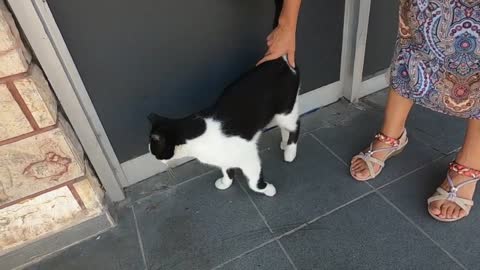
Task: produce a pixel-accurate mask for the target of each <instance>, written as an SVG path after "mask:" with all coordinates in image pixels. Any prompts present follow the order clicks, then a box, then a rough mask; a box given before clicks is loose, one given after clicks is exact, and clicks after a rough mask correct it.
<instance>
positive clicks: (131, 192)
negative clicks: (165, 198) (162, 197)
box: [125, 172, 177, 201]
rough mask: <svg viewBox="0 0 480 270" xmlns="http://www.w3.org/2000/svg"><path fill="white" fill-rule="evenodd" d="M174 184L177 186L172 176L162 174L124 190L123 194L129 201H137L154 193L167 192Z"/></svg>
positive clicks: (165, 173) (166, 173)
mask: <svg viewBox="0 0 480 270" xmlns="http://www.w3.org/2000/svg"><path fill="white" fill-rule="evenodd" d="M175 184H177V181H176V179H175V178H174V177H173V176H172V174H170V173H169V172H163V173H160V174H157V175H155V176H152V177H150V178H148V179H146V180H143V181H141V182H139V183H136V184H135V185H132V186H130V187H128V188H126V189H125V192H126V193H127V197H128V198H129V199H130V200H131V201H137V200H139V199H141V198H144V197H147V196H150V195H152V194H154V193H157V192H161V191H164V190H167V189H169V188H170V187H171V186H173V185H175Z"/></svg>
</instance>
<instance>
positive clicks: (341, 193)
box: [249, 134, 371, 233]
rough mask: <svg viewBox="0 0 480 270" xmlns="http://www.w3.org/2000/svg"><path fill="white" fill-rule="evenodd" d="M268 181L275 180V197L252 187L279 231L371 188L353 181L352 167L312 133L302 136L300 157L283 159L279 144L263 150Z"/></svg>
mask: <svg viewBox="0 0 480 270" xmlns="http://www.w3.org/2000/svg"><path fill="white" fill-rule="evenodd" d="M261 157H262V162H263V171H264V176H265V179H266V181H269V182H271V183H273V184H274V185H275V187H276V189H277V194H276V195H275V197H273V198H269V197H266V196H264V195H261V194H257V193H254V192H252V191H249V193H250V194H251V197H252V199H253V200H254V201H255V203H256V204H257V206H258V208H259V209H260V211H261V212H262V213H263V215H265V217H266V219H267V220H268V223H269V224H270V226H271V227H272V229H273V230H274V231H275V232H276V233H281V232H284V231H286V230H290V229H292V228H293V227H297V226H298V225H300V224H302V223H305V222H307V221H309V220H311V219H313V218H315V217H317V216H319V215H322V214H324V213H325V212H327V211H329V210H331V209H333V208H335V207H338V206H339V205H341V204H343V203H345V202H348V201H350V200H352V199H354V198H356V197H358V196H360V195H362V194H364V193H366V192H368V191H370V190H371V189H370V188H369V187H368V186H367V185H366V184H365V183H360V182H355V181H353V180H352V179H351V178H350V177H349V175H348V170H347V168H346V167H345V165H343V164H342V163H341V162H340V161H338V160H337V159H336V158H335V157H334V156H332V155H331V154H330V153H329V152H328V151H327V150H326V149H325V148H324V147H323V146H321V145H320V144H319V143H318V142H317V141H316V140H315V139H314V138H313V137H312V136H311V135H309V134H306V135H304V136H302V137H301V138H300V142H299V145H298V154H297V159H296V160H295V161H294V162H293V163H286V162H284V161H283V155H282V152H281V150H280V149H279V148H274V149H271V150H270V151H266V152H263V153H262V154H261Z"/></svg>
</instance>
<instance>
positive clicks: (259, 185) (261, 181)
mask: <svg viewBox="0 0 480 270" xmlns="http://www.w3.org/2000/svg"><path fill="white" fill-rule="evenodd" d="M266 187H267V183H265V180H264V179H263V171H261V172H260V178H259V179H258V182H257V188H258V189H264V188H266Z"/></svg>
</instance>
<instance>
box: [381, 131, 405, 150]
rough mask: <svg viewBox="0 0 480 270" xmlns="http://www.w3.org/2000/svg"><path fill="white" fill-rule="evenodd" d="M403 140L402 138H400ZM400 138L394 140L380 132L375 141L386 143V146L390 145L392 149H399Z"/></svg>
mask: <svg viewBox="0 0 480 270" xmlns="http://www.w3.org/2000/svg"><path fill="white" fill-rule="evenodd" d="M400 138H401V137H400ZM400 138H398V139H396V138H393V137H389V136H387V135H385V134H383V133H381V132H378V133H377V134H376V135H375V139H376V140H378V141H380V142H382V143H384V144H388V145H390V146H392V147H398V146H399V145H400Z"/></svg>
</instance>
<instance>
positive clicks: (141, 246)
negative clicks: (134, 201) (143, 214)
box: [131, 205, 148, 270]
mask: <svg viewBox="0 0 480 270" xmlns="http://www.w3.org/2000/svg"><path fill="white" fill-rule="evenodd" d="M131 209H132V214H133V220H134V222H135V230H136V232H137V239H138V244H139V245H140V252H141V254H142V258H143V264H144V266H145V270H147V269H148V264H147V256H145V249H144V248H143V241H142V235H141V234H140V230H139V228H138V220H137V215H136V214H135V209H134V205H132V206H131Z"/></svg>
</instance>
